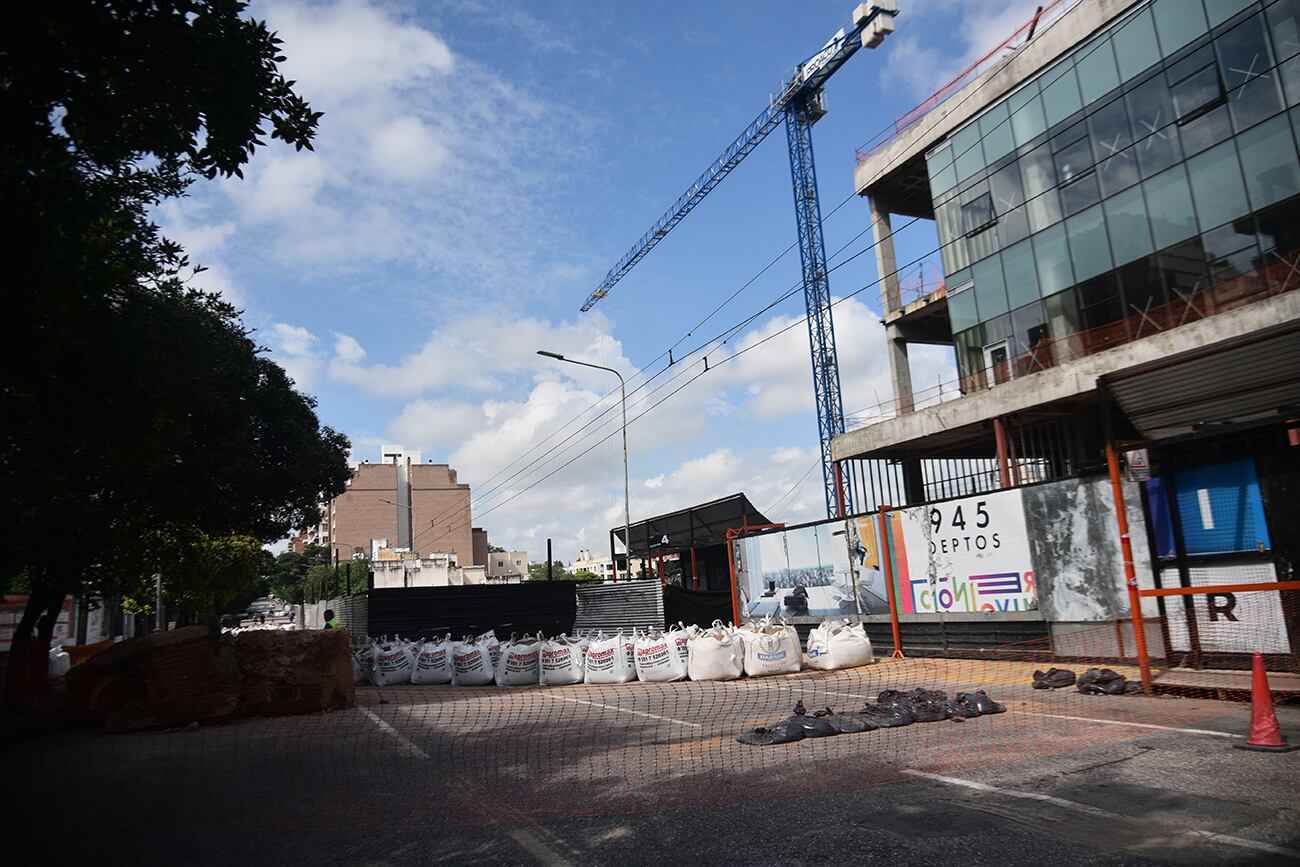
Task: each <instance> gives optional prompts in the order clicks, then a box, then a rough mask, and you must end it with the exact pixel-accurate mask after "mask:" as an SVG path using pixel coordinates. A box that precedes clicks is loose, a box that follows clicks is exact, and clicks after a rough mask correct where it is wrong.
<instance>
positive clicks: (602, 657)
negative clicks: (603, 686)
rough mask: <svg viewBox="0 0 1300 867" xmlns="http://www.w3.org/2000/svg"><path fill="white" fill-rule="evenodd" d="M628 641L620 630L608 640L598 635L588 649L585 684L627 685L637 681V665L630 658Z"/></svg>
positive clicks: (584, 672)
mask: <svg viewBox="0 0 1300 867" xmlns="http://www.w3.org/2000/svg"><path fill="white" fill-rule="evenodd" d="M627 644H628V640H627V639H626V638H624V637H623V633H622V631H621V630H620V631H619V632H618V633H616V634H615V635H612V636H610V637H608V638H606V637H605V634H604V633H603V632H602V633H598V634H597V635H596V637H595V638H593V639H592V640H591V644H590V645H589V646H588V647H587V660H586V666H585V668H584V670H583V681H584V682H585V683H627V682H628V681H630V680H636V666H635V663H634V662H633V661H632V660H631V659H629V658H628V654H627Z"/></svg>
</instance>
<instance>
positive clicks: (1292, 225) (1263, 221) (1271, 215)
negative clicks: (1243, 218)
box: [1255, 199, 1300, 286]
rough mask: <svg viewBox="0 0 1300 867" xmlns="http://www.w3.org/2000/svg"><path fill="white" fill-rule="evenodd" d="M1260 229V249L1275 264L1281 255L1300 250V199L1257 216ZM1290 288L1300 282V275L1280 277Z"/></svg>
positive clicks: (1261, 212)
mask: <svg viewBox="0 0 1300 867" xmlns="http://www.w3.org/2000/svg"><path fill="white" fill-rule="evenodd" d="M1255 222H1256V223H1257V224H1258V228H1259V243H1260V247H1261V248H1262V249H1263V250H1264V251H1265V253H1266V254H1267V256H1268V258H1267V259H1266V261H1267V262H1268V263H1269V264H1273V263H1275V262H1276V261H1277V257H1278V256H1279V255H1287V256H1289V255H1290V253H1291V251H1292V250H1297V249H1300V199H1290V200H1288V201H1285V202H1281V203H1279V204H1276V205H1274V206H1273V207H1271V208H1266V209H1265V210H1263V211H1260V212H1259V213H1258V214H1256V215H1255ZM1279 277H1280V278H1281V279H1282V280H1285V281H1287V284H1288V285H1289V286H1295V285H1296V283H1297V282H1298V281H1300V274H1292V273H1287V272H1283V273H1282V274H1280V275H1279Z"/></svg>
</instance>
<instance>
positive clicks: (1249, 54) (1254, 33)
mask: <svg viewBox="0 0 1300 867" xmlns="http://www.w3.org/2000/svg"><path fill="white" fill-rule="evenodd" d="M1214 48H1215V51H1216V52H1217V53H1218V56H1219V66H1220V68H1221V69H1222V70H1223V80H1224V82H1225V84H1226V85H1227V88H1228V89H1229V90H1232V89H1233V88H1236V87H1240V86H1242V85H1243V84H1249V83H1250V82H1253V81H1256V80H1258V79H1259V78H1260V77H1262V76H1265V75H1267V74H1268V71H1269V69H1271V68H1272V67H1273V50H1272V48H1271V47H1270V46H1269V41H1268V37H1267V36H1266V35H1265V34H1264V16H1263V15H1262V14H1259V15H1252V16H1250V17H1249V18H1247V19H1246V20H1245V21H1243V22H1241V23H1240V24H1238V25H1237V26H1236V27H1233V28H1232V29H1231V30H1229V31H1228V32H1227V33H1221V34H1219V35H1218V37H1216V38H1215V40H1214Z"/></svg>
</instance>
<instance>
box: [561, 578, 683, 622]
mask: <svg viewBox="0 0 1300 867" xmlns="http://www.w3.org/2000/svg"><path fill="white" fill-rule="evenodd" d="M663 626H664V591H663V585H661V584H660V583H659V582H658V581H620V582H618V583H616V584H592V585H587V586H585V587H579V588H578V613H577V616H576V617H575V618H574V621H573V630H574V632H580V631H583V630H588V631H595V630H597V629H603V630H604V631H605V632H615V631H617V630H619V629H622V630H623V631H624V632H630V631H631V630H633V629H649V628H654V629H663Z"/></svg>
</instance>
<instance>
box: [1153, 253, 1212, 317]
mask: <svg viewBox="0 0 1300 867" xmlns="http://www.w3.org/2000/svg"><path fill="white" fill-rule="evenodd" d="M1156 258H1157V260H1158V261H1159V263H1160V276H1161V277H1162V278H1163V280H1164V283H1165V289H1166V290H1168V293H1169V300H1170V301H1173V302H1177V301H1186V300H1187V299H1189V298H1191V297H1192V296H1193V295H1194V294H1195V293H1197V292H1200V291H1202V290H1204V289H1205V288H1206V286H1207V282H1206V281H1207V279H1208V278H1207V276H1206V270H1205V251H1204V250H1203V249H1202V248H1201V240H1200V238H1193V239H1191V240H1190V241H1184V242H1183V243H1181V244H1177V245H1175V246H1173V247H1169V248H1167V249H1165V250H1161V251H1160V254H1159V256H1157V257H1156ZM1193 318H1194V317H1193ZM1180 324H1181V323H1180Z"/></svg>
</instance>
